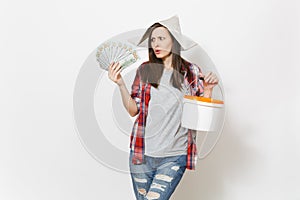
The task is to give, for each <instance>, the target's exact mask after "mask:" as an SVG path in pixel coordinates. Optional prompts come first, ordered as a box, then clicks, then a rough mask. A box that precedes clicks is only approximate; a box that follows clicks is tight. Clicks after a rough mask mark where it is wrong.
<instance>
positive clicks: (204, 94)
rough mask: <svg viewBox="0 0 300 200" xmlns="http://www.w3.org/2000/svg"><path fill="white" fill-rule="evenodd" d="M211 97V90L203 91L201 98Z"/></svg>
mask: <svg viewBox="0 0 300 200" xmlns="http://www.w3.org/2000/svg"><path fill="white" fill-rule="evenodd" d="M211 96H212V89H204V92H203V97H206V98H211Z"/></svg>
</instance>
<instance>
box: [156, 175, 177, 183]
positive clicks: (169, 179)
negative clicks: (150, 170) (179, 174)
mask: <svg viewBox="0 0 300 200" xmlns="http://www.w3.org/2000/svg"><path fill="white" fill-rule="evenodd" d="M155 178H156V179H157V180H162V181H166V182H171V181H172V180H173V178H172V177H170V176H167V175H164V174H157V175H155Z"/></svg>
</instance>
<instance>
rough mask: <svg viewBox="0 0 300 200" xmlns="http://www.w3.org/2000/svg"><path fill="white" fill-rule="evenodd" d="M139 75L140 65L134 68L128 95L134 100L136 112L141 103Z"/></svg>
mask: <svg viewBox="0 0 300 200" xmlns="http://www.w3.org/2000/svg"><path fill="white" fill-rule="evenodd" d="M140 82H141V76H140V67H139V68H138V69H137V70H136V74H135V77H134V80H133V83H132V86H131V94H130V96H131V97H132V99H133V100H134V101H135V103H136V106H137V109H138V112H140V103H141V95H140V94H141V84H140Z"/></svg>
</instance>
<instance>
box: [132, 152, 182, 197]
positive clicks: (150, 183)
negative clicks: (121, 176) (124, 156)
mask: <svg viewBox="0 0 300 200" xmlns="http://www.w3.org/2000/svg"><path fill="white" fill-rule="evenodd" d="M132 156H133V152H132V151H131V152H130V157H129V163H130V164H129V167H130V174H131V180H132V184H133V189H134V193H135V196H136V199H137V200H145V199H153V200H168V199H169V198H170V196H171V195H172V194H173V192H174V191H175V189H176V187H177V185H178V183H179V181H180V180H181V178H182V176H183V174H184V172H185V169H186V155H180V156H169V157H162V158H158V157H150V156H146V155H145V156H144V159H145V163H144V164H140V165H134V164H133V163H132V162H131V159H132Z"/></svg>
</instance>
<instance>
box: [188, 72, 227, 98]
mask: <svg viewBox="0 0 300 200" xmlns="http://www.w3.org/2000/svg"><path fill="white" fill-rule="evenodd" d="M199 79H200V80H202V81H203V82H204V78H203V77H202V76H200V78H199ZM196 80H197V79H194V80H193V81H192V82H190V83H189V84H188V85H187V86H185V88H184V93H185V94H189V92H188V91H189V88H190V86H191V84H192V83H193V82H195V81H196ZM217 86H218V88H219V89H220V92H221V95H222V99H224V94H223V90H222V88H221V86H220V84H219V83H218V84H217Z"/></svg>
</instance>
